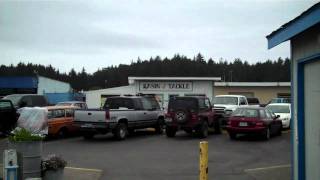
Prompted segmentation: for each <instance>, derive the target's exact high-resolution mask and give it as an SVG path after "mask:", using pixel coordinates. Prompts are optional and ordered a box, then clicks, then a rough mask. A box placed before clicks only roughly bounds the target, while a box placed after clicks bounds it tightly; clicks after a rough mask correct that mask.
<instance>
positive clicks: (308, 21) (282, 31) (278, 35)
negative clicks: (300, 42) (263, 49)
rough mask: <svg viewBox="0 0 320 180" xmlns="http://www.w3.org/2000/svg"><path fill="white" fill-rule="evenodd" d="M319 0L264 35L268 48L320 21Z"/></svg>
mask: <svg viewBox="0 0 320 180" xmlns="http://www.w3.org/2000/svg"><path fill="white" fill-rule="evenodd" d="M319 17H320V2H319V3H316V4H315V5H313V6H312V7H310V8H309V9H307V10H306V11H304V12H303V13H301V14H300V15H299V16H297V17H296V18H294V19H293V20H291V21H289V22H287V23H285V24H284V25H282V26H281V27H280V28H278V29H277V30H275V31H273V32H272V33H270V34H269V35H267V36H266V38H267V40H268V49H271V48H273V47H275V46H277V45H279V44H281V43H283V42H285V41H287V40H289V39H291V38H292V37H294V36H296V35H298V34H299V33H301V32H303V31H305V30H306V29H308V28H310V27H312V26H314V25H316V24H318V23H320V18H319Z"/></svg>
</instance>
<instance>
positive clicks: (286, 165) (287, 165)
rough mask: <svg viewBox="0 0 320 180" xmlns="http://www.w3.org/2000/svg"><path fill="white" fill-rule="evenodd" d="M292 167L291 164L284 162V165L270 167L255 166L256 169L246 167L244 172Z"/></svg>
mask: <svg viewBox="0 0 320 180" xmlns="http://www.w3.org/2000/svg"><path fill="white" fill-rule="evenodd" d="M290 167H291V164H284V165H277V166H268V167H261V168H254V169H245V170H244V172H251V171H261V170H269V169H277V168H290Z"/></svg>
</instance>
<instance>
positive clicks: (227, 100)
mask: <svg viewBox="0 0 320 180" xmlns="http://www.w3.org/2000/svg"><path fill="white" fill-rule="evenodd" d="M213 103H214V104H228V105H238V98H237V97H215V98H214V100H213Z"/></svg>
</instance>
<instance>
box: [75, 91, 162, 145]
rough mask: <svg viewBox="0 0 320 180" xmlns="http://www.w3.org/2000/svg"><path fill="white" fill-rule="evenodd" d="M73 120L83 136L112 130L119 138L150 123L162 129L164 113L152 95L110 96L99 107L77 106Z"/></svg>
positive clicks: (90, 136) (151, 125) (157, 128)
mask: <svg viewBox="0 0 320 180" xmlns="http://www.w3.org/2000/svg"><path fill="white" fill-rule="evenodd" d="M74 122H75V124H76V125H77V126H78V127H79V128H80V131H81V132H82V134H83V137H84V138H86V139H89V138H92V137H93V136H94V135H95V134H106V133H108V132H112V133H113V134H114V136H115V137H116V138H117V139H118V140H123V139H125V138H126V137H127V135H128V133H129V132H133V131H134V130H135V129H142V128H149V127H152V128H155V129H156V132H158V133H162V129H163V125H164V113H163V111H162V110H161V108H160V106H159V103H158V102H157V101H156V99H155V98H153V97H143V96H128V97H110V98H108V99H107V100H106V101H105V104H104V106H103V108H102V109H87V110H80V109H77V110H76V111H75V121H74Z"/></svg>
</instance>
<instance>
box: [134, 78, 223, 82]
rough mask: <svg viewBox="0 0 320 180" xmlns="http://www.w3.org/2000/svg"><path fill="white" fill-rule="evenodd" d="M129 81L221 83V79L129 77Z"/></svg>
mask: <svg viewBox="0 0 320 180" xmlns="http://www.w3.org/2000/svg"><path fill="white" fill-rule="evenodd" d="M128 81H129V84H133V83H134V81H221V77H128Z"/></svg>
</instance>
